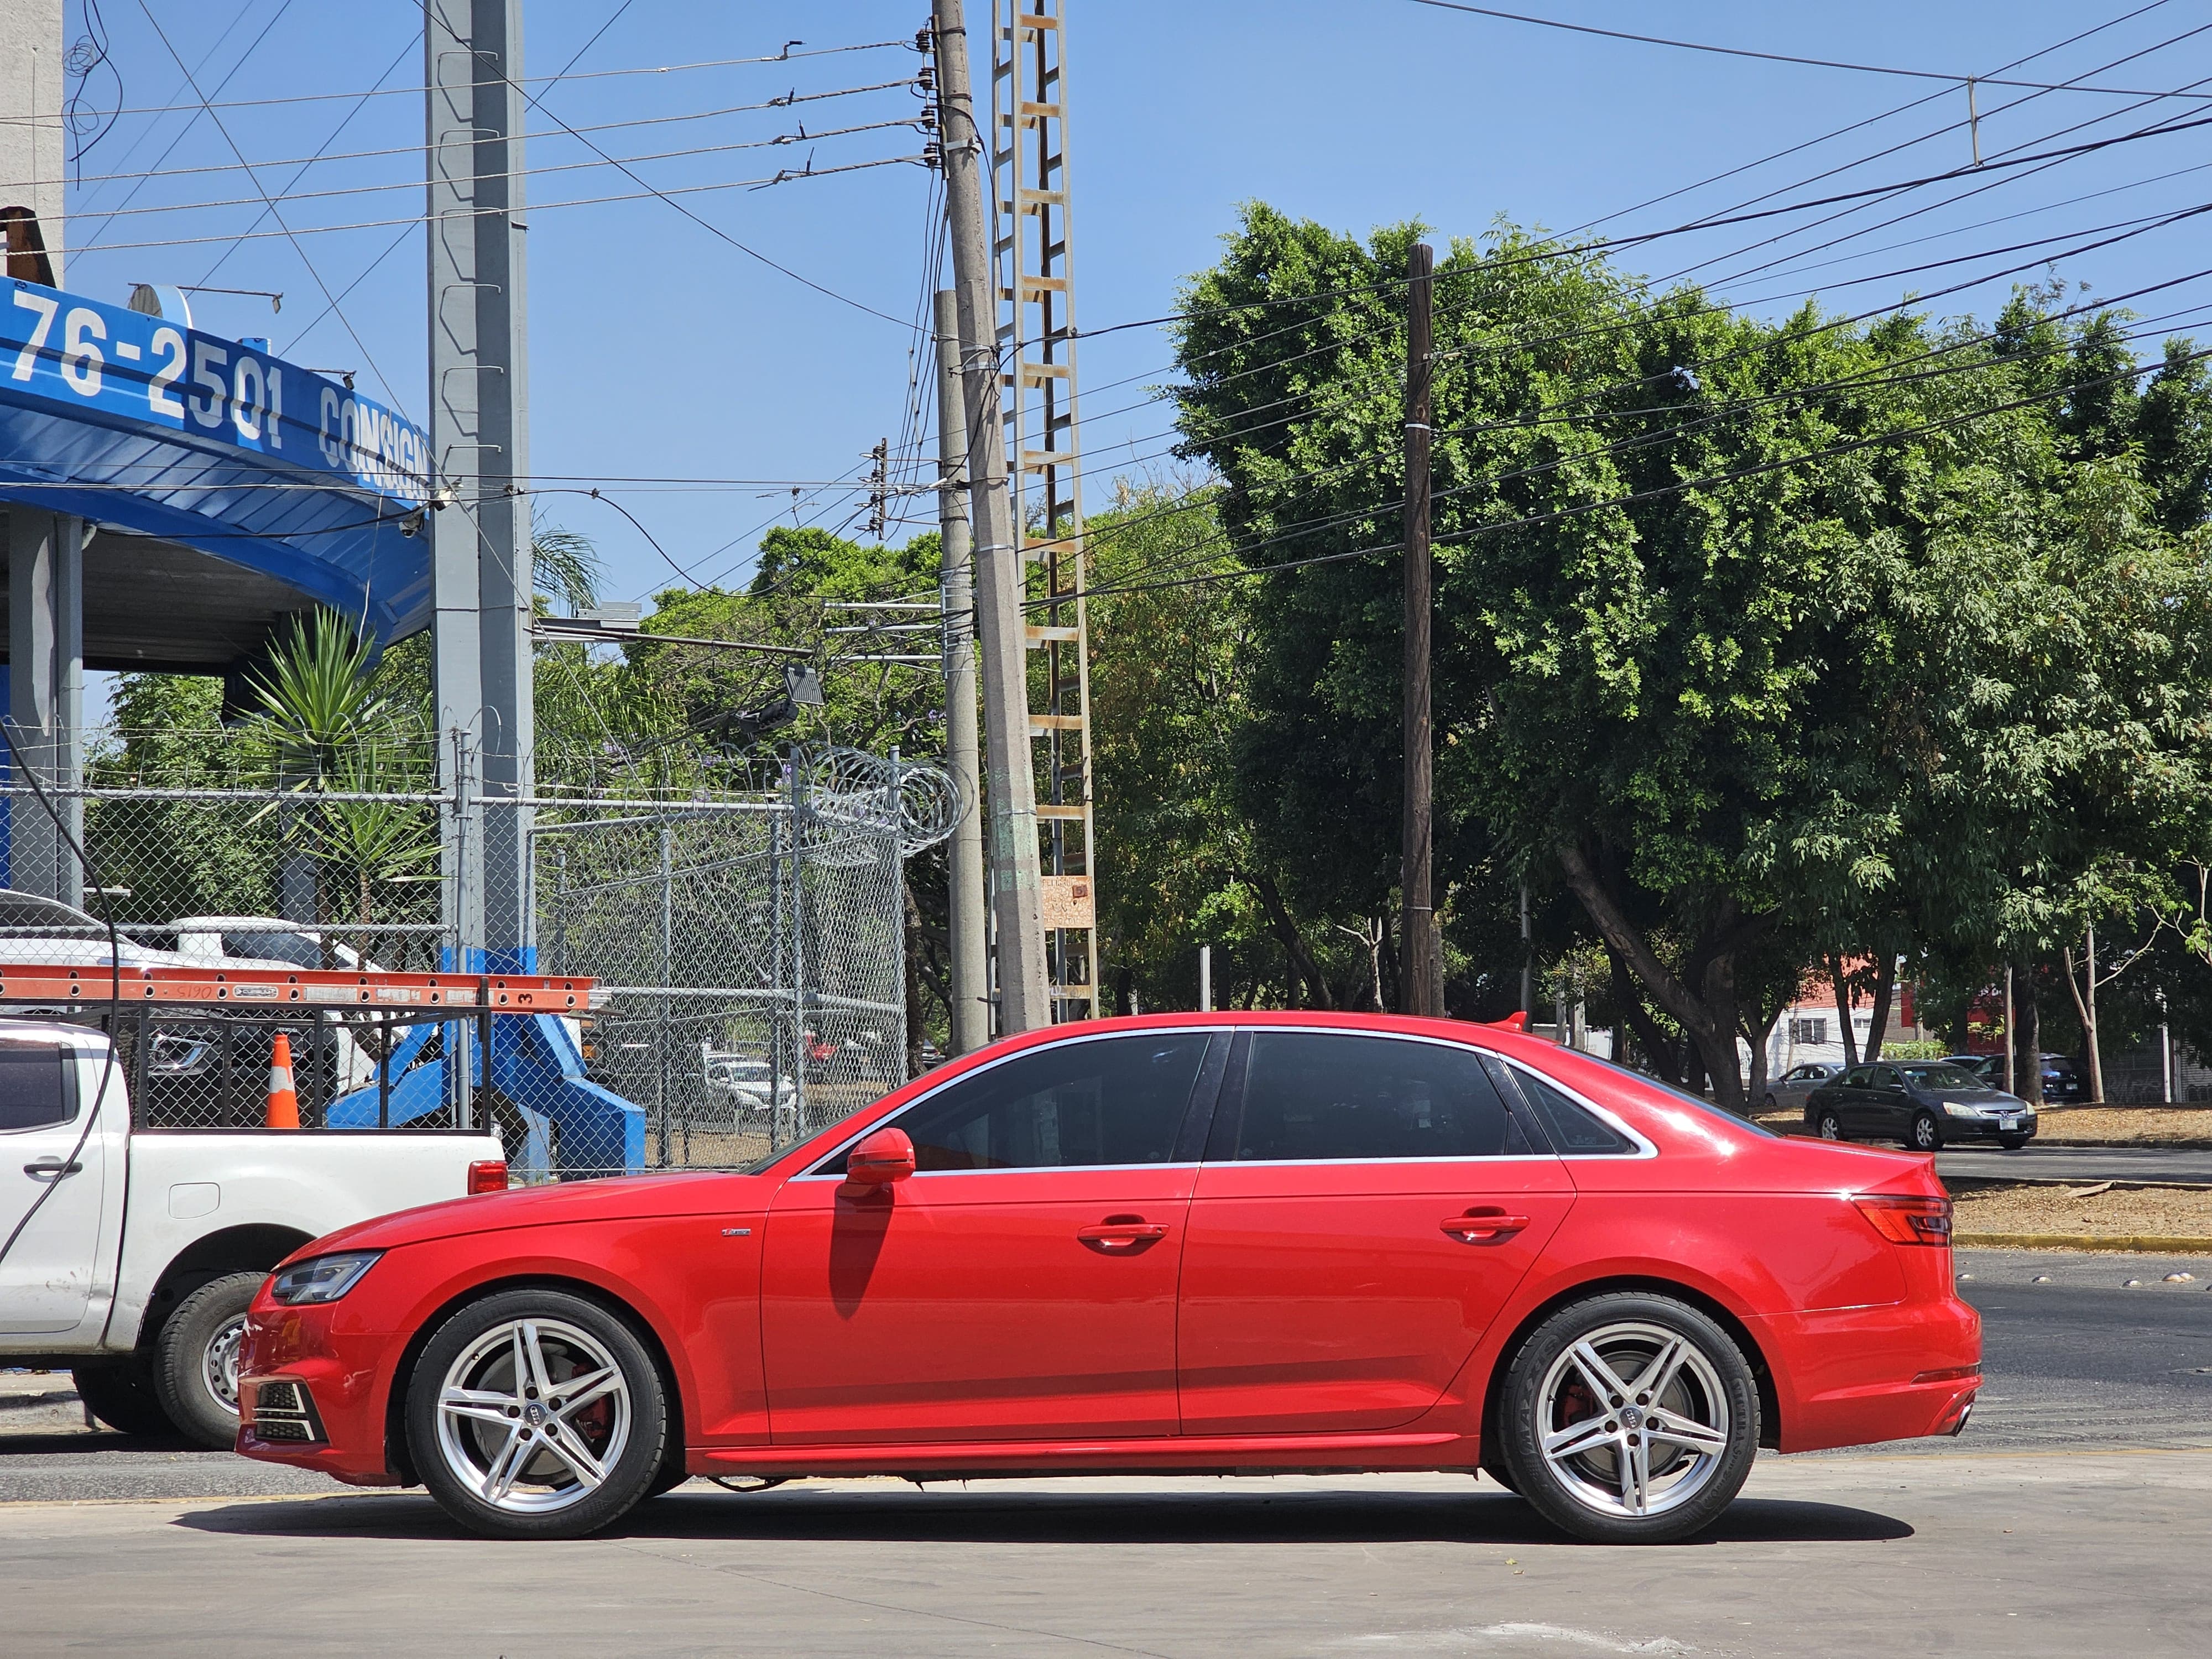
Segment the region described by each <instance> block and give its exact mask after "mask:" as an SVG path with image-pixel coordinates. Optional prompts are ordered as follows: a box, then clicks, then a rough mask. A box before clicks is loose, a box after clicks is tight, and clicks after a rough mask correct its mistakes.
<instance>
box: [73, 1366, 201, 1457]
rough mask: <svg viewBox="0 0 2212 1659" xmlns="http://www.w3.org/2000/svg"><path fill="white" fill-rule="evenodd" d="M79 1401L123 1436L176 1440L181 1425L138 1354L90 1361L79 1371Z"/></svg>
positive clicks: (76, 1376)
mask: <svg viewBox="0 0 2212 1659" xmlns="http://www.w3.org/2000/svg"><path fill="white" fill-rule="evenodd" d="M70 1376H74V1377H75V1378H76V1392H77V1398H78V1399H80V1400H82V1401H84V1404H85V1409H86V1410H88V1411H89V1412H90V1413H92V1414H93V1415H94V1417H96V1418H98V1419H100V1421H101V1422H103V1423H105V1424H106V1425H107V1426H108V1427H109V1428H111V1429H114V1430H116V1431H118V1432H119V1433H123V1434H132V1435H141V1436H144V1437H148V1438H149V1439H150V1438H158V1439H162V1440H168V1439H173V1437H175V1435H176V1432H177V1425H175V1424H173V1423H172V1422H170V1421H169V1416H168V1413H167V1412H165V1411H163V1410H162V1409H161V1395H158V1394H156V1393H155V1391H154V1368H153V1367H152V1366H151V1365H149V1364H147V1362H146V1361H145V1360H144V1359H143V1358H140V1357H139V1356H138V1355H137V1354H122V1355H118V1356H117V1357H116V1358H112V1359H88V1360H87V1361H86V1362H85V1363H84V1364H82V1365H79V1366H77V1367H76V1369H75V1370H72V1371H71V1372H70Z"/></svg>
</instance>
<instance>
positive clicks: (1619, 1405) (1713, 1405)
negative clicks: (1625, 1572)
mask: <svg viewBox="0 0 2212 1659" xmlns="http://www.w3.org/2000/svg"><path fill="white" fill-rule="evenodd" d="M1500 1416H1501V1418H1502V1419H1503V1420H1502V1425H1501V1426H1502V1428H1503V1431H1504V1433H1503V1439H1504V1445H1503V1446H1502V1448H1501V1450H1502V1452H1503V1454H1504V1460H1505V1462H1506V1465H1507V1467H1508V1468H1510V1470H1511V1471H1512V1474H1513V1479H1514V1484H1515V1485H1516V1487H1517V1488H1518V1489H1519V1491H1520V1493H1521V1495H1522V1497H1523V1498H1527V1499H1528V1502H1529V1503H1530V1504H1534V1506H1535V1508H1536V1510H1538V1512H1539V1513H1541V1515H1542V1516H1544V1518H1545V1519H1546V1520H1547V1521H1549V1522H1552V1523H1553V1525H1554V1526H1556V1527H1559V1528H1560V1529H1561V1530H1563V1531H1565V1532H1569V1533H1571V1534H1574V1535H1575V1536H1576V1537H1577V1538H1583V1539H1587V1540H1589V1541H1591V1542H1593V1543H1607V1544H1663V1543H1670V1542H1672V1541H1674V1540H1676V1539H1680V1538H1687V1537H1690V1536H1692V1535H1693V1534H1696V1533H1699V1532H1701V1531H1703V1530H1704V1529H1705V1528H1707V1527H1709V1526H1711V1524H1712V1522H1714V1521H1715V1520H1716V1519H1717V1517H1718V1516H1719V1515H1720V1513H1721V1511H1722V1510H1724V1509H1726V1508H1727V1507H1728V1505H1729V1502H1730V1501H1731V1500H1732V1499H1733V1498H1735V1495H1736V1493H1737V1492H1739V1491H1741V1489H1742V1486H1743V1483H1744V1480H1745V1479H1746V1477H1747V1476H1748V1475H1749V1474H1750V1473H1751V1463H1752V1459H1753V1457H1754V1456H1755V1455H1757V1452H1758V1449H1759V1388H1758V1385H1757V1383H1755V1382H1754V1380H1753V1376H1752V1374H1751V1367H1750V1365H1749V1364H1747V1362H1746V1360H1745V1358H1744V1357H1743V1352H1742V1351H1741V1349H1740V1348H1738V1347H1737V1346H1736V1345H1735V1341H1734V1340H1733V1339H1731V1338H1730V1337H1729V1334H1728V1333H1727V1332H1725V1331H1723V1329H1722V1328H1720V1327H1719V1326H1718V1325H1717V1324H1715V1323H1714V1322H1713V1321H1712V1320H1711V1319H1710V1318H1709V1317H1707V1316H1705V1314H1703V1313H1700V1312H1699V1310H1697V1309H1695V1308H1692V1307H1690V1306H1688V1305H1687V1304H1684V1303H1680V1302H1677V1301H1675V1300H1674V1298H1672V1297H1664V1296H1656V1295H1650V1294H1646V1293H1642V1292H1620V1293H1615V1294H1612V1295H1607V1296H1595V1297H1590V1298H1589V1299H1588V1300H1587V1301H1583V1302H1577V1303H1574V1304H1571V1305H1569V1306H1567V1307H1565V1308H1563V1309H1561V1310H1559V1312H1558V1313H1556V1314H1553V1316H1551V1318H1549V1319H1548V1320H1547V1321H1545V1322H1544V1323H1543V1324H1542V1325H1541V1326H1539V1327H1538V1328H1537V1329H1536V1330H1535V1332H1534V1334H1532V1335H1531V1336H1530V1337H1529V1338H1528V1340H1527V1342H1525V1343H1524V1344H1522V1347H1521V1350H1520V1352H1518V1353H1517V1354H1516V1355H1515V1356H1514V1359H1513V1363H1512V1365H1511V1368H1510V1370H1508V1371H1507V1373H1506V1381H1505V1393H1504V1409H1503V1410H1502V1412H1501V1413H1500Z"/></svg>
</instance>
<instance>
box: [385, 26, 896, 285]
mask: <svg viewBox="0 0 2212 1659" xmlns="http://www.w3.org/2000/svg"><path fill="white" fill-rule="evenodd" d="M417 3H418V4H420V5H421V6H422V15H423V18H424V20H425V21H424V27H426V28H427V27H428V19H429V16H430V11H429V8H428V5H427V4H424V3H422V0H417ZM447 33H448V35H449V36H450V34H451V33H452V31H450V30H448V31H447ZM454 44H455V45H457V46H458V45H459V44H461V43H460V42H459V41H458V40H457V41H455V43H454ZM879 44H886V45H887V44H890V43H888V42H884V43H879ZM900 44H902V45H903V44H907V43H904V42H902V43H900ZM501 79H502V80H504V79H506V77H505V76H501ZM507 85H509V86H511V87H513V88H514V90H515V91H516V92H518V93H520V94H521V95H522V97H523V99H524V100H525V101H526V102H527V103H528V104H529V106H531V108H532V109H534V110H536V111H537V112H538V113H539V114H540V115H543V116H544V117H545V118H546V119H548V120H549V121H551V122H552V123H553V124H554V125H556V126H558V127H559V128H560V129H561V130H562V131H563V132H565V133H567V134H568V136H569V137H571V138H574V139H575V140H576V141H577V143H580V144H582V145H583V146H584V147H585V148H586V149H590V150H592V151H593V152H594V153H595V154H597V155H599V158H600V159H601V160H603V161H606V162H607V163H608V164H609V165H610V166H611V167H614V168H616V169H617V171H618V172H620V173H622V175H623V177H624V178H626V179H629V180H630V181H631V182H632V183H633V184H635V185H640V186H641V187H642V188H643V189H644V190H645V191H647V193H648V194H650V195H653V196H656V197H659V198H660V199H661V200H662V201H664V202H665V203H667V204H668V205H669V206H671V207H672V208H674V209H675V210H677V211H678V213H680V214H682V215H683V216H684V217H685V218H687V219H689V220H690V221H691V222H692V223H693V224H695V225H697V226H698V227H699V228H701V229H702V230H704V231H706V232H707V233H708V234H710V235H712V236H714V237H715V238H716V239H717V240H720V241H723V242H726V243H727V244H728V245H729V246H732V247H733V248H735V249H737V251H738V252H740V253H742V254H744V256H745V257H746V258H750V259H757V260H758V261H759V262H760V263H761V264H764V265H766V266H767V267H768V268H769V270H775V271H780V272H781V273H782V274H783V275H784V276H788V277H790V278H791V280H792V281H793V282H794V283H799V285H800V286H801V287H803V288H810V289H813V290H814V291H815V292H816V293H817V294H819V295H824V296H825V297H827V298H829V299H832V300H835V301H837V302H838V303H839V304H840V305H845V306H850V307H852V308H853V309H854V310H855V311H864V312H866V313H867V314H868V315H869V316H871V317H880V318H882V319H884V321H885V322H887V323H890V324H892V325H896V326H897V327H901V328H904V327H906V326H908V325H907V324H906V323H905V322H904V321H902V319H899V318H896V317H894V316H892V315H891V314H890V313H889V312H886V311H878V310H877V309H876V308H875V307H873V306H872V305H866V304H863V303H862V302H861V301H858V300H855V299H854V298H853V297H852V296H851V295H845V294H840V293H838V292H837V291H836V289H832V288H825V287H823V285H822V284H821V283H817V282H816V281H815V280H814V279H813V278H812V277H811V276H800V275H799V272H797V271H795V270H793V269H792V268H791V267H790V266H788V265H787V264H781V263H779V262H778V261H776V260H774V259H771V258H769V256H768V255H767V254H765V253H763V252H761V251H760V250H759V249H757V248H755V247H749V246H746V245H745V244H744V243H743V242H741V241H739V240H738V239H737V238H736V237H734V236H732V235H731V234H730V233H729V232H727V231H726V230H724V229H723V228H721V227H720V225H717V224H715V223H714V222H712V221H711V220H708V219H702V218H701V217H700V216H698V215H697V214H696V213H694V212H693V211H692V210H690V208H688V207H686V206H684V204H683V203H681V202H679V201H678V200H677V199H676V193H675V192H671V191H663V190H659V189H656V188H655V187H654V186H653V185H649V184H647V183H646V181H645V180H644V179H641V178H640V177H639V176H638V175H637V174H636V173H633V172H632V171H630V169H629V167H626V166H624V165H623V163H622V162H620V161H616V160H615V158H614V157H613V156H611V155H608V154H607V153H606V151H605V150H603V149H599V145H597V144H596V143H592V140H590V139H589V138H586V137H584V135H583V134H582V133H580V132H579V131H576V129H575V128H574V127H572V126H570V125H568V123H567V122H566V121H563V120H562V118H560V117H559V116H557V115H556V114H554V113H553V112H552V111H551V110H549V109H547V108H546V107H545V106H544V104H542V103H540V102H538V100H537V99H536V98H534V97H532V95H531V94H530V92H529V91H528V89H527V88H526V87H524V86H521V85H519V84H517V83H516V82H513V81H511V80H510V81H507ZM898 159H900V160H910V161H915V162H917V163H918V162H920V161H921V160H922V158H921V157H920V156H911V157H901V158H898ZM883 165H887V164H886V163H881V162H862V163H859V164H857V165H856V166H855V167H833V168H828V169H825V171H827V172H832V173H847V172H856V171H858V170H859V168H860V167H870V166H883ZM785 176H786V175H785V174H783V173H778V174H777V175H776V177H775V178H774V179H769V180H766V181H764V182H765V183H766V184H781V183H782V182H784V179H785ZM800 176H804V177H814V176H817V175H816V174H815V173H814V170H813V168H812V167H811V165H810V167H808V169H807V172H806V173H805V174H803V175H800ZM699 188H702V189H707V188H726V186H700V187H699Z"/></svg>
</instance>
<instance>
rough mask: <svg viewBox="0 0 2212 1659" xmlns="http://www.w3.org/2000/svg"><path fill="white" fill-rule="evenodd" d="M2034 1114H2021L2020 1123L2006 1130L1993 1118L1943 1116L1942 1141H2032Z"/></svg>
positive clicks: (2034, 1128) (2034, 1129)
mask: <svg viewBox="0 0 2212 1659" xmlns="http://www.w3.org/2000/svg"><path fill="white" fill-rule="evenodd" d="M2035 1131H2036V1114H2034V1113H2033V1112H2027V1113H2024V1114H2022V1115H2021V1119H2020V1121H2019V1122H2018V1123H2017V1124H2015V1126H2014V1127H2011V1128H2009V1129H2008V1128H2006V1127H2004V1126H2003V1125H2002V1123H2000V1122H1999V1121H1997V1120H1996V1119H1995V1118H1993V1117H1953V1116H1952V1115H1950V1114H1949V1113H1948V1112H1946V1113H1945V1114H1944V1115H1943V1139H1944V1140H1945V1142H1946V1143H1951V1144H1955V1143H1956V1142H1959V1141H1962V1140H1992V1141H1995V1140H2033V1139H2035Z"/></svg>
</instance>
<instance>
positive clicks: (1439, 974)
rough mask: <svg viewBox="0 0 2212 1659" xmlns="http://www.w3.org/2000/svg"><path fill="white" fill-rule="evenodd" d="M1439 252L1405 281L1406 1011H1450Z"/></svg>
mask: <svg viewBox="0 0 2212 1659" xmlns="http://www.w3.org/2000/svg"><path fill="white" fill-rule="evenodd" d="M1435 268H1436V255H1435V253H1434V252H1433V251H1432V250H1431V248H1430V246H1429V245H1428V244H1427V243H1426V242H1419V243H1416V244H1415V245H1414V247H1413V258H1412V260H1411V261H1410V263H1409V264H1408V266H1407V283H1406V815H1405V816H1406V823H1405V837H1406V838H1405V869H1404V872H1403V874H1402V875H1401V878H1400V887H1401V893H1402V896H1403V899H1404V904H1405V917H1404V921H1403V922H1402V923H1401V926H1400V927H1399V930H1398V949H1399V960H1400V962H1401V964H1402V966H1401V971H1400V973H1399V975H1398V982H1399V985H1400V986H1401V992H1400V997H1401V1003H1402V1006H1403V1011H1404V1012H1407V1013H1409V1014H1432V1015H1440V1014H1442V1013H1443V1011H1444V987H1443V946H1442V942H1441V941H1440V940H1439V939H1438V938H1437V914H1436V908H1435V905H1434V903H1433V902H1432V901H1431V893H1430V866H1431V848H1430V826H1431V821H1432V820H1433V818H1434V817H1435V799H1434V796H1435V767H1434V763H1433V759H1432V757H1431V729H1430V725H1431V723H1430V719H1429V612H1430V599H1429V350H1430V336H1431V305H1432V302H1433V289H1434V282H1433V277H1432V275H1431V273H1432V272H1433V271H1434V270H1435Z"/></svg>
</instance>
